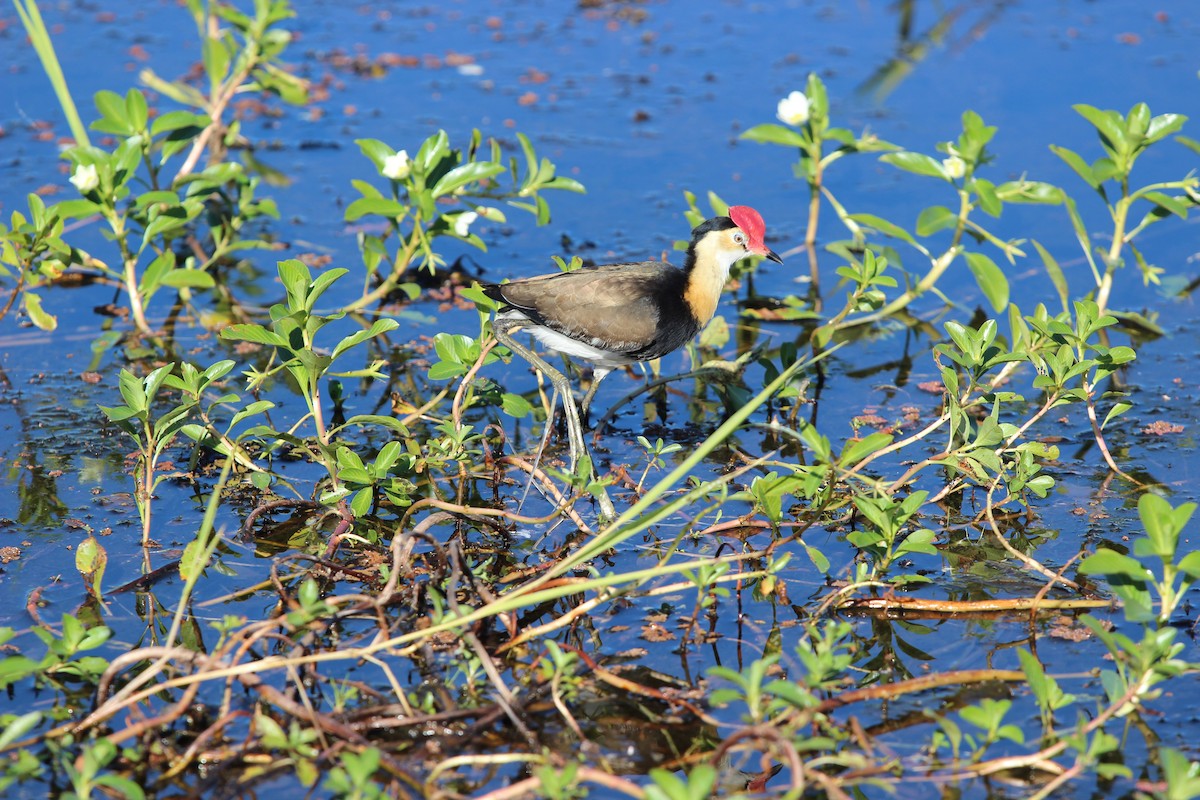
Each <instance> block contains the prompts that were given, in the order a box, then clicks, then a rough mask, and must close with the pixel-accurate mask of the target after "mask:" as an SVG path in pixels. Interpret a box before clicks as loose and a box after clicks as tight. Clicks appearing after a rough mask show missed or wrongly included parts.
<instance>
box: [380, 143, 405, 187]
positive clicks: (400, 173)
mask: <svg viewBox="0 0 1200 800" xmlns="http://www.w3.org/2000/svg"><path fill="white" fill-rule="evenodd" d="M382 172H383V177H385V178H391V179H392V180H394V181H402V180H404V179H405V178H407V177H408V176H409V173H411V172H412V161H411V160H409V158H408V151H407V150H401V151H400V152H399V153H396V154H395V155H394V156H388V157H387V158H385V159H384V160H383V170H382Z"/></svg>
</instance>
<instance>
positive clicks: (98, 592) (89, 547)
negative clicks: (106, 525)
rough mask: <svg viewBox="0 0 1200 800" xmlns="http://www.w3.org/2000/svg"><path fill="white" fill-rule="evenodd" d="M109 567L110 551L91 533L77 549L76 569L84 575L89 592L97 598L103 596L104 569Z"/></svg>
mask: <svg viewBox="0 0 1200 800" xmlns="http://www.w3.org/2000/svg"><path fill="white" fill-rule="evenodd" d="M107 567H108V553H107V552H106V551H105V549H104V547H103V546H102V545H101V544H100V542H98V541H96V537H95V536H92V535H91V534H90V533H89V534H88V537H87V538H86V539H84V540H83V541H82V542H80V543H79V546H78V547H77V548H76V549H75V569H76V570H78V572H79V574H80V575H81V576H82V577H83V581H84V584H85V585H86V587H87V590H88V593H89V594H90V595H92V596H93V597H95V598H100V597H102V596H103V595H102V589H101V584H102V582H103V580H104V571H105V569H106V568H107Z"/></svg>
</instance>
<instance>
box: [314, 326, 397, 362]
mask: <svg viewBox="0 0 1200 800" xmlns="http://www.w3.org/2000/svg"><path fill="white" fill-rule="evenodd" d="M399 327H400V323H399V322H396V320H394V319H377V320H375V321H374V322H373V323H371V327H370V328H367V329H366V330H364V331H357V332H356V333H352V334H350V335H349V336H347V337H346V338H344V339H342V340H341V341H340V342H338V343H337V347H335V348H333V355H332V357H331V358H332V359H333V360H336V359H337V357H338V356H340V355H341V354H342V353H344V352H346V351H347V350H349V349H350V348H351V347H354V346H355V345H357V344H361V343H362V342H365V341H367V340H368V339H373V338H375V337H376V336H379V335H380V334H382V333H387V332H388V331H394V330H396V328H399Z"/></svg>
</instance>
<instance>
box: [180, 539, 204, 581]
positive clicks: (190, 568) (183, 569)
mask: <svg viewBox="0 0 1200 800" xmlns="http://www.w3.org/2000/svg"><path fill="white" fill-rule="evenodd" d="M205 555H206V554H205V548H204V545H203V544H202V543H201V542H200V540H198V539H193V540H192V541H190V542H188V545H187V547H185V548H183V556H181V557H180V559H179V577H181V578H183V579H184V580H185V581H192V580H196V579H197V578H199V577H200V575H201V573H203V572H204V568H205V567H206V566H208V559H207V558H205Z"/></svg>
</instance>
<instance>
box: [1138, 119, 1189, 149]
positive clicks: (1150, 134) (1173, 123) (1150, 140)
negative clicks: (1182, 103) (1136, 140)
mask: <svg viewBox="0 0 1200 800" xmlns="http://www.w3.org/2000/svg"><path fill="white" fill-rule="evenodd" d="M1185 122H1187V117H1185V116H1184V115H1183V114H1159V115H1158V116H1157V117H1155V118H1154V119H1152V120H1150V125H1149V127H1148V128H1147V129H1146V144H1154V143H1155V142H1157V141H1159V140H1160V139H1162V138H1164V137H1166V136H1170V135H1171V134H1172V133H1175V132H1176V131H1177V130H1179V129H1180V128H1182V127H1183V123H1185ZM1179 138H1183V137H1179Z"/></svg>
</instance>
